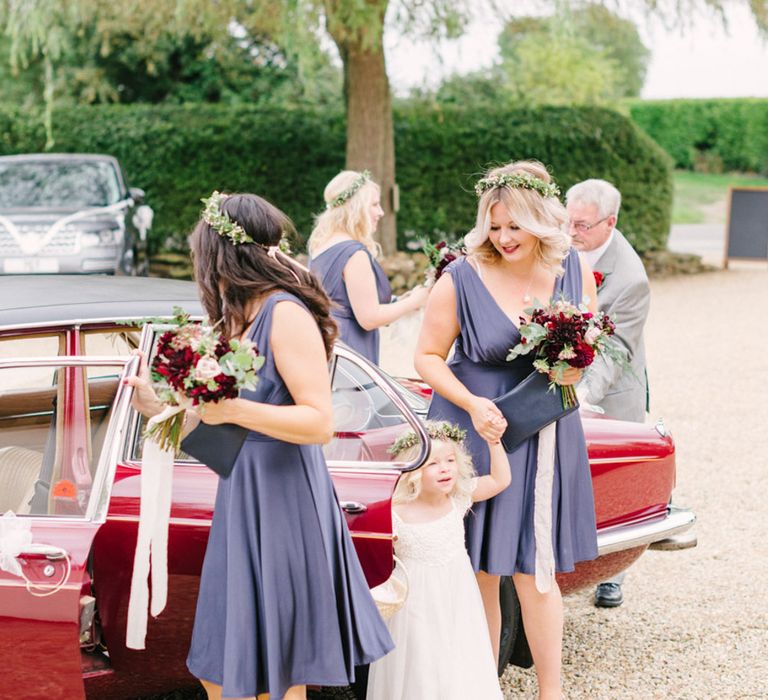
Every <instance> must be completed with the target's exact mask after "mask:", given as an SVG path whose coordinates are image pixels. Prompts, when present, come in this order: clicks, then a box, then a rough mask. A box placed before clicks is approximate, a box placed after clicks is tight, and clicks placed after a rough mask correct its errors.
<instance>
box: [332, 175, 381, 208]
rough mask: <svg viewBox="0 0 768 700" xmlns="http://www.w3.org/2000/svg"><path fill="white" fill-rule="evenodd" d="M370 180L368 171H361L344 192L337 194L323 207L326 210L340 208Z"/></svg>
mask: <svg viewBox="0 0 768 700" xmlns="http://www.w3.org/2000/svg"><path fill="white" fill-rule="evenodd" d="M370 179H371V173H370V171H369V170H363V172H361V173H360V174H359V175H358V176H357V177H356V178H355V179H354V181H353V182H352V184H351V185H350V186H349V187H347V189H346V190H343V191H342V192H339V194H337V195H336V196H335V197H334V198H333V199H332V200H331V201H330V202H328V203H327V204H326V205H325V208H326V209H335V208H336V207H340V206H341V205H342V204H344V203H346V202H348V201H349V200H350V199H352V197H354V195H355V193H356V192H357V191H358V190H359V189H360V188H361V187H362V186H363V185H364V184H365V183H366V182H369V181H370Z"/></svg>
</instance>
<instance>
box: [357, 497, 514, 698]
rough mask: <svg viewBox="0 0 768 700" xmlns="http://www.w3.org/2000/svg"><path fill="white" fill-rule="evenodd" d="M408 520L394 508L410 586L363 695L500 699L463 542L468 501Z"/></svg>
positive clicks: (479, 601) (398, 551) (398, 547)
mask: <svg viewBox="0 0 768 700" xmlns="http://www.w3.org/2000/svg"><path fill="white" fill-rule="evenodd" d="M452 505H453V507H452V509H451V510H450V512H448V513H446V514H445V515H444V516H442V517H440V518H438V519H436V520H432V521H430V522H426V523H406V522H404V521H403V520H401V519H400V517H398V515H397V514H396V513H394V512H393V514H392V517H393V520H394V531H395V534H396V535H397V540H396V542H395V553H396V554H397V556H398V557H400V559H401V560H402V561H403V563H404V564H405V566H406V567H407V569H408V576H409V579H410V590H409V593H408V599H407V601H406V603H405V605H404V606H403V608H402V609H401V610H400V611H398V612H397V613H395V615H394V616H393V617H392V619H391V620H390V621H389V622H388V626H389V631H390V634H391V635H392V639H393V640H394V642H395V649H394V650H393V651H391V652H390V653H389V654H387V655H386V656H385V657H384V658H382V659H379V660H378V661H376V662H375V663H373V664H372V665H371V670H370V676H369V680H368V694H367V700H469V699H470V698H471V699H472V700H501V698H502V697H503V696H502V694H501V689H500V687H499V680H498V677H497V675H496V664H495V662H494V659H493V652H492V650H491V642H490V638H489V636H488V625H487V622H486V619H485V612H484V610H483V603H482V599H481V598H480V590H479V589H478V587H477V581H476V580H475V574H474V572H473V571H472V565H471V564H470V561H469V556H468V554H467V550H466V548H465V545H464V514H465V513H466V511H467V509H468V508H469V506H470V505H471V503H470V502H460V501H458V500H457V499H454V500H453V504H452Z"/></svg>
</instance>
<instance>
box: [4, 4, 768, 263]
mask: <svg viewBox="0 0 768 700" xmlns="http://www.w3.org/2000/svg"><path fill="white" fill-rule="evenodd" d="M486 1H487V2H488V3H489V4H496V5H499V6H502V7H503V3H502V2H501V0H486ZM742 1H743V2H746V3H747V4H748V5H749V7H750V9H751V10H752V13H753V16H754V17H755V19H756V21H757V23H758V25H759V26H760V28H761V29H763V30H764V29H766V28H767V27H768V3H767V2H766V0H742ZM550 2H552V4H553V5H554V6H555V7H556V8H561V7H568V6H569V4H568V1H567V0H550ZM643 2H644V5H645V7H646V8H647V10H648V12H658V11H659V2H658V0H643ZM390 5H391V6H390ZM476 5H477V3H476V2H475V3H473V2H472V0H391V2H390V0H218V1H217V2H211V1H210V0H133V2H130V3H126V2H123V3H119V2H114V0H67V1H63V2H57V1H56V0H23V2H21V1H20V0H0V20H1V21H2V22H3V24H5V26H6V31H7V33H9V34H10V35H11V36H12V37H14V42H15V43H14V46H15V47H16V50H14V51H12V55H17V54H18V53H19V51H20V48H19V47H20V46H21V44H22V43H23V44H24V46H25V49H24V50H25V51H26V52H31V53H36V54H41V53H42V54H44V55H46V56H48V60H49V61H52V59H51V57H52V56H53V53H54V49H55V40H54V39H55V36H56V32H55V31H53V30H55V29H56V27H57V26H59V25H57V24H56V23H57V22H59V21H60V22H61V23H63V25H64V26H75V27H76V28H77V27H81V26H82V24H83V21H84V20H86V21H95V22H96V28H97V32H98V34H99V36H101V37H102V38H103V41H104V44H105V47H106V50H108V47H109V41H110V37H111V36H114V35H116V34H119V33H128V34H129V35H130V36H132V37H133V38H134V41H136V42H137V44H138V45H139V46H140V47H144V48H146V50H147V53H148V54H151V47H152V45H153V42H155V41H156V40H157V38H158V37H159V36H163V35H165V34H167V33H177V34H191V35H192V36H199V35H201V34H204V33H205V32H206V31H209V32H214V34H215V33H219V34H223V33H225V32H227V28H228V27H230V26H231V25H232V23H233V22H236V23H239V24H241V25H242V26H244V27H245V28H246V29H250V28H252V27H257V28H258V30H259V31H258V32H255V34H254V35H264V36H268V37H270V38H272V39H274V40H275V41H276V42H277V43H278V44H280V45H281V46H282V45H284V46H287V47H288V48H289V50H290V51H293V55H294V56H296V57H297V58H298V60H299V63H300V64H301V60H302V59H301V57H302V53H303V52H302V51H301V50H300V48H301V46H302V44H305V43H306V42H308V41H316V40H317V38H318V35H319V33H321V32H322V31H326V30H327V32H328V33H329V34H330V36H331V37H332V38H333V40H334V42H335V43H336V46H337V47H338V49H339V53H340V55H341V59H342V62H343V65H344V94H345V98H346V106H347V154H346V156H347V165H348V166H349V167H356V168H360V167H366V166H367V167H369V168H370V169H371V170H372V171H373V173H374V176H375V177H376V178H377V179H378V180H379V182H380V183H381V185H382V190H383V195H384V197H383V204H384V208H385V212H386V216H385V218H384V220H383V222H382V233H381V243H382V246H383V248H384V251H385V252H387V253H391V252H393V251H394V249H395V240H396V237H395V231H396V226H395V217H394V212H393V211H392V206H391V198H390V197H391V193H392V188H393V185H394V182H395V170H394V166H395V161H394V134H393V128H392V109H391V92H390V88H389V80H388V77H387V71H386V64H385V60H384V46H383V37H384V31H385V20H386V21H387V22H390V23H391V24H390V25H389V26H398V27H400V28H401V29H402V30H403V31H407V32H409V33H414V34H426V35H432V36H435V35H437V36H456V35H458V34H459V33H460V31H461V28H462V27H463V26H464V23H465V22H466V20H467V18H468V15H469V13H470V12H471V10H472V9H473V8H474V7H475V6H476ZM701 5H705V6H706V7H708V8H715V9H718V8H719V9H720V10H721V11H722V9H723V7H724V6H725V5H726V0H673V1H672V2H671V5H666V7H672V11H673V12H676V15H675V16H676V19H677V20H678V21H684V20H685V17H686V15H687V13H689V11H690V10H691V9H692V8H695V7H700V6H701ZM19 8H23V10H20V9H19ZM53 10H55V11H53ZM24 15H26V16H27V17H29V16H32V15H34V19H35V21H34V22H33V23H32V24H33V25H34V26H35V27H36V28H37V27H43V28H45V29H47V30H48V31H47V32H45V31H44V32H40V31H37V30H36V31H35V32H28V31H27V29H26V28H25V26H24V19H25V18H24ZM41 47H42V48H41ZM46 70H47V69H46ZM46 75H47V73H46ZM51 84H52V81H51Z"/></svg>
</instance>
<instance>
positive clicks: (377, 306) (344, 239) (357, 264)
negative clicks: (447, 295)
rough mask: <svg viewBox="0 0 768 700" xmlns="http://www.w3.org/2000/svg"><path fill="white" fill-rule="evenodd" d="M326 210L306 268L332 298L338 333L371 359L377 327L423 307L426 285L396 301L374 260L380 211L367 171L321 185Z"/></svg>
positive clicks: (318, 223) (375, 187) (376, 190)
mask: <svg viewBox="0 0 768 700" xmlns="http://www.w3.org/2000/svg"><path fill="white" fill-rule="evenodd" d="M324 196H325V202H326V209H325V211H324V212H323V213H322V214H320V215H319V216H318V217H317V221H316V222H315V228H314V230H313V231H312V235H311V236H310V237H309V244H308V247H309V255H310V260H309V269H310V270H312V272H314V273H315V274H316V275H317V276H318V278H319V279H320V282H321V283H322V285H323V288H324V289H325V291H326V292H327V293H328V296H330V298H331V301H333V302H334V307H333V308H332V309H331V315H332V316H333V318H334V319H336V322H337V323H338V324H339V338H340V339H341V340H343V341H344V342H345V343H346V344H347V345H349V347H351V348H352V349H353V350H356V351H357V352H359V353H360V354H361V355H363V356H364V357H366V358H368V359H369V360H370V361H371V362H373V363H375V364H378V363H379V331H378V329H379V328H380V327H381V326H386V325H388V324H389V323H392V322H393V321H396V320H397V319H398V318H400V317H402V316H404V315H405V314H407V313H409V312H411V311H415V310H416V309H419V308H420V307H422V306H423V305H424V304H425V302H426V300H427V294H428V290H427V289H426V288H424V287H417V288H416V289H414V290H412V291H411V292H409V293H408V294H406V295H404V296H403V297H401V298H400V299H399V300H397V301H392V288H391V287H390V286H389V280H388V279H387V276H386V274H385V273H384V270H382V269H381V265H379V263H378V262H377V261H376V256H377V255H378V252H379V245H378V243H376V242H375V241H374V239H373V234H374V232H375V231H376V225H377V224H378V222H379V220H380V219H381V217H382V216H383V214H384V212H383V210H382V208H381V203H380V192H379V186H378V185H377V184H376V183H375V182H373V181H372V180H371V179H370V175H369V173H368V172H367V171H365V172H362V173H358V172H355V171H353V170H345V171H343V172H341V173H339V174H338V175H337V176H336V177H334V178H333V180H331V181H330V182H329V183H328V185H327V186H326V188H325V193H324Z"/></svg>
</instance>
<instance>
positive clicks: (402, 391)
mask: <svg viewBox="0 0 768 700" xmlns="http://www.w3.org/2000/svg"><path fill="white" fill-rule="evenodd" d="M174 305H180V306H182V307H184V308H185V309H187V310H188V311H190V312H193V313H199V312H200V305H199V303H198V301H197V294H196V290H195V287H194V285H192V284H191V283H185V282H176V281H172V280H159V279H136V278H120V277H116V278H106V277H103V278H102V277H82V278H77V277H41V276H35V277H0V514H3V513H5V515H3V516H2V518H0V658H1V659H3V661H4V663H3V673H2V675H0V698H16V699H18V700H56V699H61V700H77V699H78V698H84V697H87V698H99V699H100V700H109V699H111V698H132V697H136V696H139V695H150V694H155V693H161V692H165V691H168V690H170V689H174V688H180V687H184V686H189V685H192V684H194V679H192V677H191V676H190V675H189V673H188V672H187V670H186V667H185V658H186V653H187V648H188V645H189V640H190V635H191V629H192V620H193V616H194V611H195V601H196V597H197V589H198V582H199V576H200V568H201V564H202V561H203V554H204V552H205V546H206V541H207V538H208V530H209V526H210V523H211V516H212V511H213V503H214V496H215V492H216V487H217V482H218V477H217V476H216V474H214V473H213V472H212V471H210V470H209V469H207V468H206V467H204V466H203V465H201V464H199V463H197V462H195V461H194V460H192V459H191V458H188V457H186V456H185V455H180V457H179V459H178V461H177V463H176V466H175V474H174V486H173V506H172V512H171V522H170V533H169V558H168V567H169V595H168V601H169V602H168V606H167V608H166V609H165V611H164V612H163V613H162V614H161V615H160V616H159V617H158V618H157V619H150V623H149V630H148V635H147V643H146V650H145V651H132V650H129V649H127V648H126V646H125V627H126V611H127V605H128V592H129V583H130V578H131V570H132V563H133V553H134V546H135V542H136V532H137V521H138V513H139V481H140V479H139V475H140V471H141V442H142V438H141V434H142V418H141V417H140V416H139V415H138V414H137V413H136V412H135V411H134V410H133V409H132V408H131V406H130V396H129V390H128V389H127V387H125V386H124V385H123V383H122V381H121V380H122V378H123V377H125V376H127V375H130V374H131V373H133V372H135V371H136V361H135V358H132V357H131V355H130V351H131V350H132V349H134V348H136V347H142V348H143V349H145V350H149V349H150V348H151V347H152V343H153V334H154V333H155V332H156V330H155V328H154V327H153V326H152V325H151V324H149V325H146V326H145V327H144V328H143V330H142V328H140V327H139V325H138V324H137V323H136V322H135V321H134V322H133V323H131V319H141V318H145V317H149V316H159V315H165V316H167V315H170V312H171V309H172V307H173V306H174ZM126 322H127V325H126ZM331 373H332V386H333V402H334V410H335V423H336V426H335V436H334V439H333V440H332V441H331V443H329V444H328V445H327V446H326V457H327V461H328V467H329V469H330V471H331V474H332V477H333V481H334V483H335V486H336V491H337V494H338V497H339V500H340V502H341V507H342V508H343V509H344V511H345V513H346V515H347V522H348V524H349V528H350V530H351V531H352V536H353V538H354V542H355V545H356V548H357V552H358V555H359V556H360V560H361V562H362V565H363V568H364V570H365V574H366V577H367V579H368V582H369V584H370V585H371V586H373V585H376V584H378V583H380V582H381V581H383V580H384V579H386V577H387V576H388V575H389V572H390V570H391V566H392V518H391V496H392V492H393V489H394V487H395V484H396V482H397V480H398V477H399V476H400V474H401V473H402V471H403V470H407V469H415V468H418V467H419V466H420V464H421V463H422V462H423V460H424V458H425V457H426V449H424V450H422V455H421V456H420V457H419V459H417V460H415V461H414V462H412V463H408V464H405V463H396V462H393V461H392V460H391V457H390V456H389V455H388V454H387V451H386V450H387V447H388V446H389V445H391V444H392V441H393V439H394V438H395V437H397V436H398V435H399V434H400V433H401V432H403V431H404V430H406V429H415V430H417V431H418V432H419V433H420V434H421V435H422V436H423V431H422V428H421V424H420V417H421V416H423V415H424V414H425V412H426V408H427V405H428V398H427V395H428V392H425V391H424V387H423V386H421V385H419V384H418V383H413V382H407V381H402V382H396V381H395V380H393V379H392V378H390V377H389V376H387V375H386V374H385V373H383V372H382V371H381V370H379V369H378V368H376V367H375V366H373V365H371V364H370V363H369V362H367V361H366V360H364V359H363V358H361V357H359V356H358V355H357V354H356V353H354V352H352V351H351V350H349V349H348V348H346V347H344V346H343V345H341V344H339V345H338V346H337V348H336V350H335V354H334V357H333V361H332V363H331ZM582 418H583V421H584V427H585V430H586V434H587V441H588V445H589V456H590V463H591V468H592V477H593V484H594V493H595V503H596V508H597V520H598V528H599V533H598V538H599V549H600V557H599V558H598V559H597V560H596V561H594V562H589V563H585V564H581V565H579V566H578V568H577V570H576V571H575V572H573V573H571V574H568V575H565V576H561V577H559V582H560V585H561V587H562V589H563V591H565V592H567V591H573V590H576V589H578V588H581V587H584V586H592V585H594V584H595V583H596V582H598V581H600V580H602V579H604V578H606V577H608V576H610V575H611V574H614V573H616V572H618V571H620V570H621V569H624V568H625V567H627V566H628V565H629V564H631V563H632V562H633V561H634V560H635V559H637V558H638V557H639V556H640V555H641V554H642V553H643V551H645V549H646V548H648V547H649V546H652V547H654V546H655V547H659V548H668V549H674V548H682V547H686V546H692V545H693V544H695V539H694V538H692V537H691V536H690V533H687V534H683V533H686V531H688V530H689V528H690V527H691V525H692V524H693V522H694V520H695V517H694V515H693V514H692V513H691V512H690V511H688V510H683V509H678V508H674V507H672V506H671V505H670V498H671V494H672V489H673V487H674V483H675V454H674V444H673V442H672V438H671V437H670V436H669V434H667V432H666V431H665V429H664V427H663V426H662V425H661V424H660V423H659V424H657V425H656V426H649V425H639V424H632V423H624V422H619V421H613V420H606V419H604V418H601V417H599V416H596V415H593V414H589V413H582ZM14 538H15V539H14ZM19 542H21V544H19ZM14 543H16V544H14ZM14 564H15V565H17V566H16V567H15V566H14ZM502 602H503V605H504V616H505V624H504V639H503V649H502V659H501V664H502V666H504V665H505V664H506V663H507V662H508V661H510V660H512V661H514V662H516V663H520V664H525V663H527V662H528V661H527V659H526V648H525V637H524V633H523V632H522V627H521V625H520V619H519V607H518V606H517V603H516V599H515V597H514V590H513V588H512V587H511V585H505V586H503V592H502Z"/></svg>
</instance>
